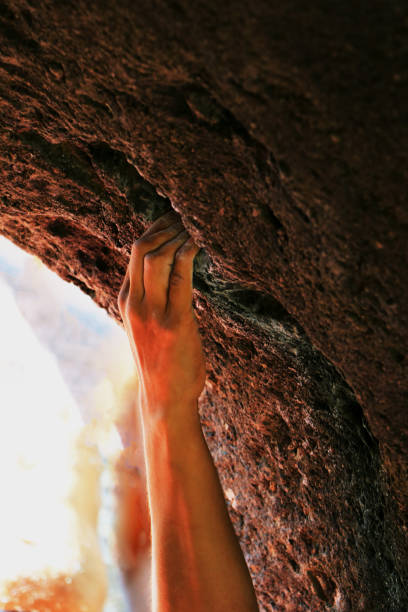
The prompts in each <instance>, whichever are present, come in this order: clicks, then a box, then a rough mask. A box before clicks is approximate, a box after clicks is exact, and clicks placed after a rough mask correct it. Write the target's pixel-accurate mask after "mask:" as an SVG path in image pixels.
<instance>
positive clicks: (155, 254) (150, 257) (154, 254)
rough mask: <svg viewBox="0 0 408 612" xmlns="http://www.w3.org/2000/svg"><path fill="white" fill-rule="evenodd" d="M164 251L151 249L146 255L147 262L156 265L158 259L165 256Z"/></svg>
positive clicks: (149, 264)
mask: <svg viewBox="0 0 408 612" xmlns="http://www.w3.org/2000/svg"><path fill="white" fill-rule="evenodd" d="M163 255H164V253H163V252H160V251H150V252H149V253H146V255H145V256H144V260H145V263H146V264H147V265H148V266H151V265H154V264H155V263H156V262H157V261H160V260H161V259H162V258H163Z"/></svg>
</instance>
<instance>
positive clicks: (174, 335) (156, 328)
mask: <svg viewBox="0 0 408 612" xmlns="http://www.w3.org/2000/svg"><path fill="white" fill-rule="evenodd" d="M198 250H199V248H198V247H197V246H196V245H195V244H194V242H193V240H192V238H190V237H189V235H188V234H187V232H186V231H185V230H184V228H183V225H182V223H181V220H180V218H179V217H178V215H176V214H175V213H173V212H171V213H167V214H166V215H163V216H162V217H160V218H159V219H157V220H156V221H155V222H154V223H153V225H151V227H150V228H149V229H148V230H147V231H146V232H145V233H144V234H143V235H142V236H141V237H140V238H139V239H138V240H136V242H135V243H134V244H133V247H132V254H131V257H130V262H129V266H128V269H127V273H126V276H125V279H124V282H123V285H122V288H121V290H120V293H119V297H118V305H119V309H120V312H121V315H122V319H123V323H124V325H125V328H126V331H127V334H128V336H129V340H130V344H131V348H132V351H133V355H134V358H135V361H136V366H137V370H138V374H139V378H140V389H141V398H140V399H141V408H142V412H143V413H146V411H147V413H148V414H149V415H154V416H167V415H168V414H171V415H172V417H173V415H174V414H175V413H180V412H181V413H182V415H183V416H185V412H186V411H189V410H191V409H192V407H193V406H196V404H197V399H198V397H199V395H200V393H201V391H202V389H203V386H204V382H205V376H206V373H205V362H204V356H203V351H202V345H201V338H200V334H199V331H198V325H197V321H196V318H195V315H194V311H193V306H192V276H193V260H194V257H195V255H196V254H197V252H198Z"/></svg>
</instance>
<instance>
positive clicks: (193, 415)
mask: <svg viewBox="0 0 408 612" xmlns="http://www.w3.org/2000/svg"><path fill="white" fill-rule="evenodd" d="M189 408H190V407H189ZM186 412H187V414H188V415H190V416H189V418H188V420H187V421H186V419H185V418H183V419H182V418H181V417H178V416H175V415H176V414H177V409H176V407H174V410H173V411H172V414H173V417H172V419H171V420H170V419H169V418H159V419H157V420H155V421H154V420H152V419H151V418H150V419H149V417H146V418H144V444H145V454H146V469H147V483H148V493H149V504H150V513H151V521H152V555H153V568H152V571H153V575H152V579H153V604H154V605H153V609H154V612H184V611H186V612H187V611H188V612H190V611H191V610H195V611H196V612H201V610H202V611H204V610H205V611H208V610H211V611H212V612H218V611H219V612H221V611H222V612H224V611H225V610H234V611H235V612H255V611H257V610H258V606H257V603H256V598H255V595H254V590H253V586H252V582H251V578H250V576H249V573H248V569H247V566H246V564H245V560H244V558H243V555H242V552H241V549H240V546H239V543H238V540H237V538H236V535H235V533H234V530H233V527H232V525H231V522H230V519H229V516H228V511H227V508H226V504H225V500H224V496H223V493H222V489H221V486H220V483H219V480H218V474H217V472H216V469H215V466H214V464H213V461H212V458H211V455H210V453H209V450H208V447H207V445H206V442H205V439H204V437H203V433H202V430H201V426H200V422H199V418H198V412H197V406H192V407H191V408H190V409H189V410H187V411H185V410H183V413H184V414H186Z"/></svg>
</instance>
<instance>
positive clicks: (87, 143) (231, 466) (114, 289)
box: [0, 0, 408, 611]
mask: <svg viewBox="0 0 408 612" xmlns="http://www.w3.org/2000/svg"><path fill="white" fill-rule="evenodd" d="M407 12H408V10H407V7H406V5H405V3H403V2H401V1H400V0H397V1H396V2H394V3H392V5H390V4H389V3H387V2H385V0H384V1H379V0H374V1H371V2H368V1H362V2H360V3H358V5H355V4H354V3H353V4H352V3H350V4H349V6H346V5H345V4H344V3H340V2H334V3H331V4H328V3H326V2H323V1H320V2H319V1H316V2H314V3H312V5H310V4H309V5H307V6H306V5H303V3H301V2H286V3H280V4H279V6H278V5H275V6H274V5H273V3H270V2H267V1H266V0H257V2H255V3H253V4H252V5H251V6H249V4H248V3H246V2H243V1H240V0H236V2H233V3H224V4H222V3H219V2H215V0H207V1H206V2H198V1H193V2H187V1H184V0H171V1H169V0H168V1H167V2H164V1H162V0H157V1H156V2H145V1H144V0H139V1H138V2H137V3H129V2H126V1H124V0H119V1H118V0H116V1H113V0H109V1H104V2H102V0H99V1H93V2H84V1H79V2H64V3H52V2H49V1H46V0H36V1H35V2H34V0H7V2H3V1H1V2H0V113H1V114H0V172H1V182H0V232H1V233H2V234H4V235H5V236H7V237H9V238H10V239H12V240H13V241H14V242H16V243H17V244H18V245H19V246H22V247H23V248H24V249H26V250H28V251H30V252H33V253H36V254H37V255H38V256H39V257H41V259H42V260H43V261H44V262H45V263H46V264H47V265H49V266H50V267H51V268H52V269H54V270H56V271H57V272H58V273H59V274H60V275H61V276H62V277H63V278H66V279H67V280H70V281H73V282H75V283H76V284H78V285H79V286H80V287H81V288H82V289H83V290H84V291H85V292H87V293H88V294H89V295H91V296H92V297H93V298H94V299H95V300H96V301H97V302H98V303H99V304H100V305H101V306H103V307H104V308H106V309H107V311H108V312H109V313H110V314H111V315H112V316H114V317H116V318H118V316H119V315H118V311H117V306H116V295H117V293H118V289H119V286H120V284H121V281H122V277H123V275H124V271H125V267H126V265H127V260H128V257H129V252H130V247H131V244H132V241H133V239H134V238H135V237H137V236H138V235H139V234H140V232H141V231H142V230H143V229H144V228H145V227H146V226H147V224H148V223H149V222H150V221H151V220H152V219H153V218H155V217H156V216H157V215H158V214H159V213H160V212H164V211H165V210H168V209H169V208H170V207H173V208H175V209H176V210H177V211H178V212H179V213H180V214H181V216H182V218H183V221H184V223H185V225H186V227H187V229H188V230H189V231H190V233H191V234H192V235H193V236H194V238H195V240H196V242H197V243H198V244H199V245H200V246H202V247H203V250H202V252H201V253H200V255H199V256H198V258H197V263H196V271H195V278H194V284H195V288H196V291H195V305H196V313H197V317H198V319H199V323H200V329H201V331H202V334H203V340H204V347H205V351H206V354H207V357H208V379H207V384H206V389H205V392H204V393H203V396H202V400H201V405H200V411H201V415H202V421H203V425H204V428H205V432H206V436H207V440H208V443H209V445H210V448H211V450H212V452H213V455H214V458H215V460H216V463H217V466H218V468H219V471H220V474H221V479H222V483H223V486H224V491H225V493H226V497H227V499H228V504H229V508H230V512H231V516H232V518H233V521H234V526H235V528H236V530H237V533H238V534H239V536H240V539H241V543H242V546H243V549H244V551H245V554H246V557H247V561H248V565H249V567H250V570H251V573H252V576H253V579H254V583H255V586H256V589H257V594H258V598H259V602H260V606H261V609H262V610H267V611H270V610H296V611H297V610H316V611H317V610H329V609H333V610H350V611H351V610H352V611H354V610H383V609H385V608H387V609H390V610H395V611H400V610H401V611H402V610H405V609H408V595H407V591H406V584H407V583H408V580H407V578H408V564H407V552H406V551H407V525H408V516H407V498H408V490H407V489H408V485H407V482H408V478H407V476H408V470H407V448H408V445H407V441H408V422H407V421H408V419H407V416H406V413H407V410H406V406H407V398H408V392H407V391H408V389H407V387H408V385H407V380H408V377H407V360H406V339H407V334H406V329H407V318H408V317H407V289H406V286H407V274H406V270H407V263H408V262H407V248H406V243H407V234H408V232H407V228H408V212H407V207H406V194H405V190H404V188H403V185H404V183H405V181H404V179H406V174H407V168H406V164H404V163H403V160H404V154H405V153H406V131H407V125H408V122H407V112H406V108H407V105H406V103H405V102H406V99H407V98H406V93H407V90H406V82H407V71H406V50H407V44H406V24H407V19H408V15H407Z"/></svg>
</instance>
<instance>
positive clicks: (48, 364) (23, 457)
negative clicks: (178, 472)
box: [0, 237, 133, 612]
mask: <svg viewBox="0 0 408 612" xmlns="http://www.w3.org/2000/svg"><path fill="white" fill-rule="evenodd" d="M0 303H1V315H2V316H1V318H0V338H1V343H0V402H1V403H0V486H1V491H2V495H1V499H2V500H3V501H2V502H1V505H0V513H1V514H0V517H1V520H0V542H1V554H0V606H1V605H5V602H4V599H2V596H4V592H2V585H4V582H5V581H6V580H8V579H14V578H16V577H17V576H19V575H23V576H24V575H25V576H30V577H31V578H34V577H36V576H44V575H46V573H47V572H51V573H56V574H58V573H59V572H61V573H66V574H70V573H75V571H77V570H78V568H79V566H80V564H81V563H85V564H86V563H88V565H89V566H90V565H91V561H90V560H89V559H88V560H87V559H86V558H85V560H84V553H83V550H82V549H81V539H82V540H83V538H84V522H83V521H82V523H81V519H79V518H78V516H77V513H76V512H75V510H74V508H73V507H72V504H71V503H70V495H71V491H72V487H73V485H74V483H75V482H74V477H75V471H74V467H75V463H76V462H78V453H77V451H76V450H75V449H76V446H77V443H78V438H79V436H81V433H83V432H84V431H86V432H87V434H86V435H87V438H86V439H87V440H88V443H89V444H90V445H91V446H93V448H94V450H95V453H94V455H93V461H95V456H96V457H99V459H98V461H99V463H100V469H102V479H101V482H102V486H101V498H102V506H101V510H100V512H99V522H98V525H97V529H98V538H99V547H100V549H101V552H100V553H98V551H97V548H98V544H97V541H96V543H95V546H94V544H92V546H93V547H94V548H95V547H96V551H97V553H98V554H100V556H101V559H103V561H104V563H105V571H106V573H107V579H108V584H109V597H108V600H107V602H106V605H105V608H104V612H122V611H123V610H125V609H126V605H125V603H124V600H123V596H122V593H121V589H120V581H119V573H118V569H117V567H116V564H115V562H114V559H113V558H112V550H111V544H112V528H113V527H112V525H113V520H114V516H113V507H114V506H113V486H114V482H113V477H112V473H111V469H110V467H111V466H110V464H111V462H112V460H113V458H114V457H116V456H117V453H118V452H119V451H120V449H121V442H120V438H119V435H118V434H117V432H116V430H115V428H114V427H113V425H112V419H113V416H114V414H115V410H116V406H117V403H118V393H119V390H120V388H121V386H122V385H123V384H124V383H125V381H126V380H127V379H128V378H129V377H130V376H131V375H132V373H133V362H132V358H131V355H130V350H129V348H128V343H127V338H126V336H125V334H124V332H123V330H122V329H121V328H120V327H119V326H118V325H117V324H116V323H115V322H114V321H112V320H111V319H110V318H109V317H108V315H107V314H106V313H105V312H104V311H103V310H101V309H100V308H98V307H97V306H96V305H95V304H94V303H93V302H92V300H91V299H90V298H89V297H88V296H86V295H85V294H83V293H82V292H81V291H80V290H79V289H78V288H77V287H75V286H74V285H73V284H68V283H66V282H64V281H62V280H61V279H59V278H58V277H57V276H56V275H55V274H53V273H52V272H50V271H49V270H48V269H47V268H46V267H45V266H43V265H42V264H41V262H39V260H38V259H36V258H33V257H31V256H29V255H27V254H26V253H24V252H23V251H21V250H20V249H18V248H17V247H15V246H14V245H12V244H11V243H10V242H8V241H7V240H6V239H5V238H3V237H0ZM84 427H87V428H86V430H84ZM75 453H77V454H75ZM85 455H86V453H85V454H84V455H83V456H82V455H81V461H83V464H81V465H83V472H84V473H85V472H86V473H87V477H88V478H94V479H95V478H97V476H95V474H96V473H97V470H96V471H95V470H93V471H92V469H90V470H89V469H88V468H89V466H88V467H87V466H86V465H85V464H86V461H87V460H88V459H87V456H85ZM98 469H99V468H98ZM87 470H88V471H87ZM91 502H92V500H90V501H89V504H88V505H89V513H90V514H89V515H90V516H91V514H92V503H91ZM95 503H96V502H95ZM86 529H88V531H89V525H87V526H86ZM87 533H88V532H87ZM89 537H90V538H92V537H93V536H92V534H91V535H90V536H89ZM97 553H95V550H93V552H92V555H94V557H95V555H97ZM87 554H88V553H87ZM85 556H86V555H85ZM81 557H82V558H81ZM94 557H92V563H93V564H94V565H93V566H92V567H95V568H97V567H98V561H97V560H96V561H95V559H94ZM95 558H96V557H95ZM94 571H97V569H95V570H94ZM98 571H99V570H98Z"/></svg>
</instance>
